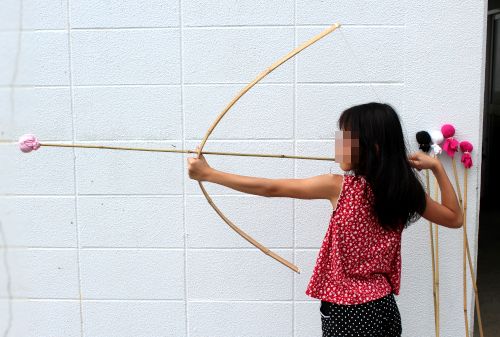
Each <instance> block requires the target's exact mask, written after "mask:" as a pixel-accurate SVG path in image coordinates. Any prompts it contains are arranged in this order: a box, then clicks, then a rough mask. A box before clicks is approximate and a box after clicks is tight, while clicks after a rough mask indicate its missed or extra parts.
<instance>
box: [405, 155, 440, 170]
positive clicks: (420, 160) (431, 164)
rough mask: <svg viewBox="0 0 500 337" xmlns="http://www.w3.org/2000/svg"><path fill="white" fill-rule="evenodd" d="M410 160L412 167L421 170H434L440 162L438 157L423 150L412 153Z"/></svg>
mask: <svg viewBox="0 0 500 337" xmlns="http://www.w3.org/2000/svg"><path fill="white" fill-rule="evenodd" d="M408 162H409V163H410V165H411V167H414V168H416V169H417V170H419V171H420V170H422V169H431V170H433V169H434V168H435V167H436V166H437V165H438V164H439V160H438V159H437V158H435V157H431V156H429V155H428V154H426V153H424V152H422V151H418V152H415V153H412V154H410V156H409V157H408Z"/></svg>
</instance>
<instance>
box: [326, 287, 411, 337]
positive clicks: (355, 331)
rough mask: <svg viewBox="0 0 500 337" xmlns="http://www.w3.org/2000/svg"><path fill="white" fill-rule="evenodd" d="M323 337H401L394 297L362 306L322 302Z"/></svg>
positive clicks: (390, 296) (392, 295) (383, 298)
mask: <svg viewBox="0 0 500 337" xmlns="http://www.w3.org/2000/svg"><path fill="white" fill-rule="evenodd" d="M319 310H320V314H321V328H322V330H323V337H400V336H401V333H402V331H403V329H402V325H401V316H400V313H399V309H398V305H397V303H396V299H395V298H394V294H393V293H390V294H388V295H386V296H384V297H381V298H378V299H376V300H373V301H369V302H366V303H361V304H349V305H348V304H337V303H331V302H326V301H321V306H320V309H319Z"/></svg>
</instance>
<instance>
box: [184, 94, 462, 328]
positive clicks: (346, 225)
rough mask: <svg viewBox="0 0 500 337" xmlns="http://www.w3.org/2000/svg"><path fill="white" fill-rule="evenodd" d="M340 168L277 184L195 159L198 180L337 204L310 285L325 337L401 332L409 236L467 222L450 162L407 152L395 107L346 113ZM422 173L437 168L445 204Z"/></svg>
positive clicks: (371, 106) (339, 140)
mask: <svg viewBox="0 0 500 337" xmlns="http://www.w3.org/2000/svg"><path fill="white" fill-rule="evenodd" d="M338 127H339V129H340V130H341V131H337V132H336V133H335V162H337V163H338V164H339V165H340V168H341V169H342V170H343V171H344V173H343V174H342V175H339V174H323V175H318V176H314V177H310V178H306V179H268V178H260V177H248V176H242V175H236V174H231V173H226V172H222V171H218V170H215V169H213V168H212V167H210V166H209V165H208V164H207V162H206V160H205V158H204V157H203V155H201V156H200V158H199V159H196V158H187V160H188V170H189V176H190V177H191V178H192V179H195V180H201V181H209V182H212V183H217V184H221V185H224V186H227V187H229V188H232V189H235V190H238V191H241V192H245V193H251V194H256V195H261V196H266V197H289V198H298V199H328V200H330V202H331V203H332V206H333V212H332V215H331V218H330V223H329V227H328V230H327V232H326V235H325V237H324V239H323V243H322V245H321V248H320V250H319V253H318V256H317V259H316V265H315V267H314V270H313V273H312V276H311V278H310V281H309V284H308V286H307V289H306V294H307V295H308V296H310V297H313V298H317V299H320V300H321V301H320V304H321V305H320V307H319V311H320V314H321V326H322V330H323V337H327V336H342V337H350V336H356V337H358V336H366V337H368V336H370V337H375V336H380V337H382V336H383V337H393V336H401V333H402V324H401V316H400V313H399V309H398V306H397V304H396V301H395V299H394V294H396V295H399V286H400V275H401V232H402V231H403V229H404V228H407V227H408V225H409V223H411V222H415V221H416V220H418V219H419V218H420V216H422V217H424V218H425V219H428V220H430V221H432V222H434V223H436V224H439V225H441V226H446V227H450V228H459V227H461V226H462V211H461V209H460V206H459V203H458V199H457V196H456V194H455V191H454V189H453V186H452V184H451V183H450V181H449V179H448V176H447V175H446V172H445V170H444V168H443V166H442V164H441V162H440V161H439V160H438V159H436V158H432V157H430V156H428V155H427V154H425V153H423V152H416V153H413V154H411V155H410V156H409V157H408V156H407V148H406V145H405V139H404V136H403V131H402V127H401V123H400V121H399V117H398V115H397V113H396V112H395V111H394V109H393V108H392V107H391V106H390V105H388V104H381V103H367V104H361V105H356V106H353V107H351V108H349V109H347V110H345V111H343V112H342V114H341V116H340V118H339V120H338ZM414 169H417V170H419V171H420V170H422V169H431V170H432V172H433V173H434V175H435V176H436V178H437V181H438V184H439V187H440V190H441V200H442V203H441V204H440V203H437V202H436V201H434V200H432V199H431V198H430V197H429V195H427V194H426V193H425V190H424V188H423V186H422V183H421V182H420V180H419V179H418V176H417V174H416V172H415V171H414Z"/></svg>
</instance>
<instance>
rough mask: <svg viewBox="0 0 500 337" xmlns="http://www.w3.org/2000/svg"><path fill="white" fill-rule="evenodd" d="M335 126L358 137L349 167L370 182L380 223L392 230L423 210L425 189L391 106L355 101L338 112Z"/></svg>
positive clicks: (406, 223)
mask: <svg viewBox="0 0 500 337" xmlns="http://www.w3.org/2000/svg"><path fill="white" fill-rule="evenodd" d="M338 126H339V129H341V130H346V131H351V134H353V135H356V138H359V151H358V158H357V163H356V164H355V165H353V167H352V171H353V172H354V174H355V175H362V176H364V177H365V178H366V180H367V181H368V183H369V184H370V186H371V188H372V191H373V194H374V195H375V203H374V211H375V214H376V216H377V217H378V220H379V223H380V225H381V226H382V227H383V228H385V229H388V230H395V229H403V228H406V227H408V225H409V223H411V222H415V221H417V220H418V219H419V218H420V216H421V214H422V213H423V212H424V210H425V206H426V199H425V198H426V197H425V191H424V188H423V186H422V182H421V181H420V179H419V177H418V175H417V174H416V172H415V170H414V169H413V168H412V167H411V166H410V163H409V161H408V157H407V146H406V142H405V138H404V136H403V130H402V127H401V122H400V120H399V116H398V114H397V113H396V111H395V110H394V108H393V107H392V106H390V105H389V104H383V103H376V102H371V103H366V104H360V105H355V106H353V107H351V108H349V109H347V110H344V111H343V112H342V114H341V115H340V117H339V120H338ZM376 144H377V145H378V147H377V146H376Z"/></svg>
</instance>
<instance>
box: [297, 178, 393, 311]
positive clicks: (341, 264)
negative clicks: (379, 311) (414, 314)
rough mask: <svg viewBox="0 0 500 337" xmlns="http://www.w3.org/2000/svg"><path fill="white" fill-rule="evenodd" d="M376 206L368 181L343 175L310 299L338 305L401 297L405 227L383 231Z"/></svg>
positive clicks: (320, 254)
mask: <svg viewBox="0 0 500 337" xmlns="http://www.w3.org/2000/svg"><path fill="white" fill-rule="evenodd" d="M349 172H351V171H349ZM373 203H374V194H373V191H372V189H371V187H370V185H369V183H368V181H367V180H366V178H365V177H364V176H361V175H358V176H356V175H354V174H351V173H344V175H343V182H342V188H341V192H340V195H339V198H338V200H337V205H336V207H335V209H334V210H333V212H332V216H331V219H330V224H329V226H328V230H327V232H326V235H325V238H324V239H323V243H322V245H321V248H320V250H319V253H318V256H317V259H316V265H315V267H314V269H313V272H312V276H311V278H310V280H309V284H308V286H307V289H306V295H308V296H310V297H314V298H318V299H321V300H323V301H327V302H333V303H338V304H360V303H365V302H368V301H372V300H375V299H378V298H381V297H384V296H385V295H388V294H390V293H391V292H394V293H395V294H396V295H398V294H399V286H400V278H401V233H402V229H399V230H397V231H389V230H386V229H383V228H382V226H380V224H379V223H378V222H377V219H376V216H375V214H374V211H373V207H372V206H373Z"/></svg>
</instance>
